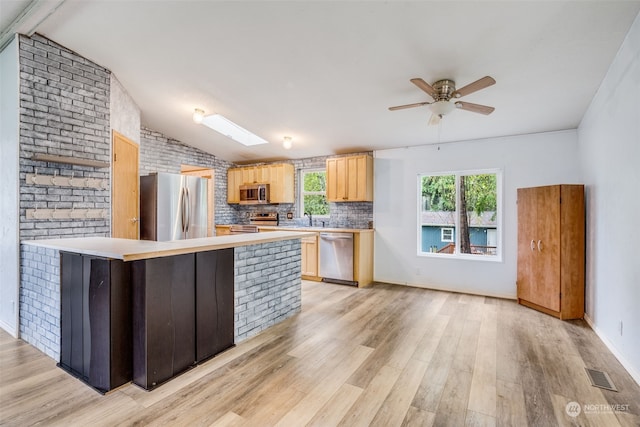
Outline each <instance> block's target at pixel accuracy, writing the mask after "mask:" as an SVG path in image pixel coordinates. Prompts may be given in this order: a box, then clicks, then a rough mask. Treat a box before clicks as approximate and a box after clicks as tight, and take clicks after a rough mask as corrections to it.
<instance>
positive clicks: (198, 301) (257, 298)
mask: <svg viewBox="0 0 640 427" xmlns="http://www.w3.org/2000/svg"><path fill="white" fill-rule="evenodd" d="M305 235H306V234H305V233H301V232H291V231H279V232H274V233H264V234H258V233H256V234H240V235H230V236H219V237H210V238H200V239H189V240H182V241H171V242H154V241H138V240H127V239H112V238H106V237H85V238H71V239H53V240H36V241H25V242H23V245H22V250H23V252H24V253H25V254H27V255H29V256H28V257H27V258H30V259H33V260H34V261H42V260H43V259H45V258H47V261H46V264H47V265H48V266H51V265H54V264H55V263H56V262H57V263H58V265H59V266H60V269H59V279H58V283H57V286H55V285H54V286H53V287H57V288H58V289H57V293H56V292H51V295H52V297H54V298H56V297H57V298H58V301H59V302H58V307H60V310H59V311H58V312H57V313H55V312H54V313H44V314H43V313H41V312H40V311H42V310H40V308H41V307H40V306H39V305H36V304H34V305H33V307H29V306H24V307H23V309H26V310H31V311H33V313H30V314H29V315H30V316H31V315H33V316H44V315H45V314H46V316H47V318H50V317H53V318H54V320H56V319H55V318H56V317H57V320H58V322H57V323H58V325H59V326H58V328H57V331H55V330H54V331H52V332H54V333H56V332H57V336H58V337H57V342H58V343H59V352H58V354H57V356H58V357H57V359H58V360H59V361H60V366H61V367H62V368H63V369H65V370H67V371H69V372H70V373H72V374H73V375H76V376H78V377H79V378H80V379H82V380H83V381H85V382H87V383H88V384H89V385H91V386H92V387H94V388H95V389H97V390H98V391H101V392H106V391H108V390H111V389H113V388H115V387H118V386H120V385H122V384H124V383H126V382H129V381H131V380H133V381H134V383H136V384H138V385H140V386H141V387H143V388H145V389H152V388H154V387H155V386H157V385H159V384H161V383H162V382H164V381H167V380H169V379H170V378H172V377H173V376H175V375H177V374H179V373H180V372H182V371H184V370H185V369H188V368H190V367H192V366H194V365H195V364H196V363H199V362H201V361H203V360H206V359H207V358H209V357H213V356H214V355H215V354H217V353H219V352H220V351H223V350H224V349H226V348H228V347H230V346H232V345H233V344H234V343H237V342H239V341H242V340H244V339H246V338H248V337H249V336H252V335H255V334H257V333H258V332H260V331H261V330H263V329H266V328H267V327H269V326H271V325H273V324H275V323H278V322H280V321H282V320H284V319H286V318H287V317H290V316H291V315H293V314H295V313H297V312H299V310H300V285H301V279H300V251H301V249H300V239H301V238H302V237H304V236H305ZM56 257H57V259H56ZM52 258H53V259H52ZM33 274H34V276H36V277H34V280H26V282H27V283H32V284H36V285H38V284H41V283H42V281H41V280H39V276H40V274H39V273H38V271H34V272H33ZM27 279H28V278H27ZM54 290H55V289H54ZM48 311H51V310H48ZM49 323H52V322H49ZM52 329H54V328H52ZM46 332H49V331H45V332H44V333H46ZM55 341H56V338H55V337H54V342H55Z"/></svg>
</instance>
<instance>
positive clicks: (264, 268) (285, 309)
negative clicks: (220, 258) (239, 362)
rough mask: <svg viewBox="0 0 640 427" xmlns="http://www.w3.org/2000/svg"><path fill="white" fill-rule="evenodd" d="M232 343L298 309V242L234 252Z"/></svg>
mask: <svg viewBox="0 0 640 427" xmlns="http://www.w3.org/2000/svg"><path fill="white" fill-rule="evenodd" d="M234 256H235V268H234V276H235V277H234V280H235V334H234V338H235V342H236V343H238V342H240V341H243V340H245V339H247V338H249V337H252V336H254V335H256V334H257V333H259V332H260V331H263V330H265V329H266V328H268V327H269V326H272V325H275V324H276V323H278V322H281V321H283V320H284V319H286V318H288V317H291V316H293V315H294V314H296V313H298V312H299V311H300V309H301V305H302V299H301V287H300V286H301V278H300V268H301V245H300V240H283V241H280V242H273V243H264V244H260V245H252V246H240V247H237V248H235V255H234Z"/></svg>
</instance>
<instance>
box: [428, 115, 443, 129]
mask: <svg viewBox="0 0 640 427" xmlns="http://www.w3.org/2000/svg"><path fill="white" fill-rule="evenodd" d="M441 119H442V116H439V115H437V114H431V117H430V118H429V124H428V126H437V125H439V124H440V120H441Z"/></svg>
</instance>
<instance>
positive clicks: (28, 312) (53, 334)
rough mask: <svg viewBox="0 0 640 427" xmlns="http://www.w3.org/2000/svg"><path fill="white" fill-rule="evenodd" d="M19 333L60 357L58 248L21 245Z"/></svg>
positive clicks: (42, 349) (25, 338)
mask: <svg viewBox="0 0 640 427" xmlns="http://www.w3.org/2000/svg"><path fill="white" fill-rule="evenodd" d="M20 258H21V287H20V300H21V306H22V307H21V309H20V335H21V338H22V339H24V340H25V341H27V342H29V343H31V344H32V345H34V346H35V347H36V348H38V349H39V350H40V351H42V352H43V353H45V354H47V355H48V356H49V357H52V358H53V359H55V360H60V255H59V252H58V251H57V250H55V249H47V248H39V247H36V246H29V245H20Z"/></svg>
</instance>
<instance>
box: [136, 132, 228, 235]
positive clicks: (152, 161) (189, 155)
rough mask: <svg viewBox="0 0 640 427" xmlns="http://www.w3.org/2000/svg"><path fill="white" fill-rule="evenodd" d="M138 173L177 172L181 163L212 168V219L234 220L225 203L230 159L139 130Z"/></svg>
mask: <svg viewBox="0 0 640 427" xmlns="http://www.w3.org/2000/svg"><path fill="white" fill-rule="evenodd" d="M140 137H141V138H140V139H141V140H140V175H148V174H150V173H152V172H168V173H180V165H183V164H184V165H190V166H202V167H203V168H209V169H214V171H215V176H214V185H215V189H214V197H215V203H214V212H215V218H214V221H215V223H216V224H218V223H220V224H231V223H235V222H237V211H236V210H235V209H234V208H233V207H232V206H230V205H228V204H227V169H228V168H230V167H233V163H230V162H227V161H224V160H221V159H219V158H217V157H215V156H214V155H212V154H209V153H205V152H204V151H201V150H198V149H197V148H194V147H191V146H189V145H185V144H183V143H181V142H180V141H178V140H175V139H171V138H168V137H166V136H165V135H163V134H162V133H160V132H155V131H153V130H151V129H147V128H145V127H144V126H143V127H142V129H141V130H140Z"/></svg>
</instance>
